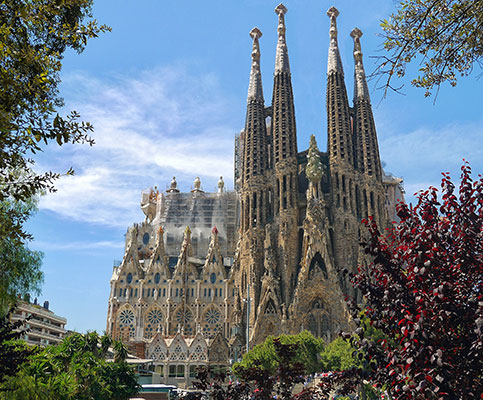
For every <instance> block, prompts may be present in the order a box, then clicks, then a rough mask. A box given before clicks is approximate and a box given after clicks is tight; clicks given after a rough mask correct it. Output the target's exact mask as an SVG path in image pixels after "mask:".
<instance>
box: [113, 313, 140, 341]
mask: <svg viewBox="0 0 483 400" xmlns="http://www.w3.org/2000/svg"><path fill="white" fill-rule="evenodd" d="M117 318H118V320H119V337H120V339H121V340H122V341H125V342H127V341H129V339H131V338H134V332H135V321H136V319H135V317H134V311H133V310H132V308H130V307H125V308H123V309H121V310H119V311H118V314H117Z"/></svg>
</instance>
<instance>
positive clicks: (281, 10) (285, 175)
mask: <svg viewBox="0 0 483 400" xmlns="http://www.w3.org/2000/svg"><path fill="white" fill-rule="evenodd" d="M286 12H287V8H286V7H285V6H284V5H283V4H280V5H278V6H277V8H275V13H276V14H277V15H278V44H277V52H276V56H275V72H274V82H273V97H272V131H271V134H272V138H273V160H274V167H275V175H276V180H277V198H278V201H279V206H278V207H275V212H276V213H277V211H282V210H286V209H289V208H292V207H296V197H297V196H296V193H297V179H296V177H297V133H296V128H295V110H294V101H293V91H292V80H291V75H290V66H289V61H288V52H287V43H286V41H285V30H286V28H285V13H286Z"/></svg>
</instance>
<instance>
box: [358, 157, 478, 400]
mask: <svg viewBox="0 0 483 400" xmlns="http://www.w3.org/2000/svg"><path fill="white" fill-rule="evenodd" d="M461 169H462V175H461V183H460V187H459V191H458V192H456V191H455V186H454V185H453V183H452V182H451V180H450V177H449V175H448V174H443V179H442V183H441V193H442V200H441V202H439V201H438V196H437V192H438V191H437V189H436V188H433V187H431V188H429V189H428V190H426V191H423V192H420V193H419V194H418V199H419V201H418V204H417V206H416V207H414V208H411V207H408V206H407V205H405V204H400V205H399V206H398V215H399V217H400V218H401V222H400V224H398V225H396V226H394V228H393V230H392V231H391V232H390V234H389V235H388V236H383V235H381V234H380V232H379V230H378V228H377V226H376V224H375V222H374V221H372V220H369V221H366V222H365V224H366V226H367V227H368V231H369V235H368V239H367V241H365V242H364V243H363V246H364V248H365V251H366V253H367V254H368V255H369V256H370V257H371V258H373V260H374V262H373V263H371V264H370V265H369V266H368V267H367V268H360V269H359V271H358V273H357V274H356V275H355V276H353V282H354V283H355V286H356V287H357V288H358V289H359V290H361V291H362V293H363V295H364V297H365V299H366V304H365V307H366V311H365V313H366V315H367V317H368V319H369V320H370V321H371V324H372V325H373V326H374V327H375V328H377V329H379V330H381V331H382V332H383V334H384V335H385V336H386V337H387V340H386V339H384V340H381V341H380V343H378V345H375V344H374V343H371V339H370V338H366V337H364V332H363V330H362V329H359V330H358V333H359V334H360V335H359V336H360V337H359V339H358V340H356V347H358V348H359V349H360V350H361V353H362V354H364V355H365V358H366V361H368V362H370V364H368V365H370V366H371V367H372V370H373V374H372V377H371V378H372V381H373V382H375V383H376V384H378V385H379V386H381V387H382V386H383V385H385V387H386V388H387V389H388V390H389V392H390V393H391V394H392V398H393V399H405V400H406V399H480V398H483V397H480V396H481V394H482V393H483V384H482V382H483V343H482V341H483V326H482V325H483V179H482V178H481V176H480V178H479V180H477V181H473V180H472V179H471V176H470V175H471V169H470V167H469V165H468V164H465V165H463V167H462V168H461ZM353 312H354V315H356V313H357V307H355V306H354V307H353ZM356 322H358V323H359V325H362V321H360V320H359V319H357V318H356Z"/></svg>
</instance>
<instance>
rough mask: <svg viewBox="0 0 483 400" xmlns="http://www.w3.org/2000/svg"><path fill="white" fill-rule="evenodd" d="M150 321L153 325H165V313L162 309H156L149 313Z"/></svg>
mask: <svg viewBox="0 0 483 400" xmlns="http://www.w3.org/2000/svg"><path fill="white" fill-rule="evenodd" d="M148 321H149V323H150V324H151V325H159V324H161V323H163V313H162V312H161V310H160V309H158V308H155V309H153V310H151V311H149V312H148Z"/></svg>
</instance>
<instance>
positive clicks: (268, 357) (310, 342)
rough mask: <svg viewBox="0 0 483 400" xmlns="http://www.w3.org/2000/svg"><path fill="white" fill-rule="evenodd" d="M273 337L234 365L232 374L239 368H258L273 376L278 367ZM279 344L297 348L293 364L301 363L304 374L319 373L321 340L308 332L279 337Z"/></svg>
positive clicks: (278, 357) (278, 358)
mask: <svg viewBox="0 0 483 400" xmlns="http://www.w3.org/2000/svg"><path fill="white" fill-rule="evenodd" d="M274 339H275V338H274V337H273V336H269V337H268V338H267V339H265V341H264V342H263V343H260V344H258V345H256V346H255V347H254V348H253V349H252V350H250V351H249V352H248V353H246V354H245V355H244V356H243V359H242V361H240V362H239V363H236V364H235V366H234V372H235V373H236V371H237V369H238V368H239V367H242V368H245V369H247V368H252V367H260V368H262V369H263V370H266V371H268V372H269V373H270V374H272V375H273V374H274V373H275V372H276V371H277V369H278V368H279V366H280V362H281V359H280V356H279V355H278V354H277V351H276V348H275V344H274ZM278 339H279V341H280V343H281V344H283V345H286V344H293V345H295V346H296V348H297V352H296V355H295V358H294V360H293V361H294V362H295V363H301V364H302V365H303V366H304V368H305V370H306V372H307V373H309V374H312V373H314V372H317V371H320V367H321V364H320V361H319V359H318V356H319V354H320V352H321V351H322V350H323V348H324V341H323V339H319V338H316V337H314V336H313V335H312V334H311V333H310V332H308V331H304V332H301V333H299V334H297V335H280V336H279V337H278Z"/></svg>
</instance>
